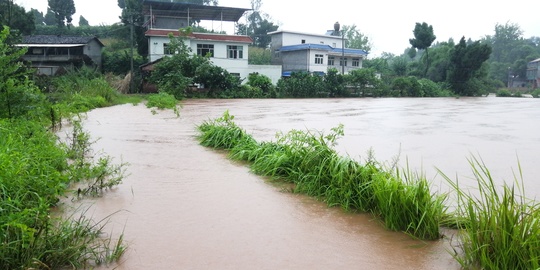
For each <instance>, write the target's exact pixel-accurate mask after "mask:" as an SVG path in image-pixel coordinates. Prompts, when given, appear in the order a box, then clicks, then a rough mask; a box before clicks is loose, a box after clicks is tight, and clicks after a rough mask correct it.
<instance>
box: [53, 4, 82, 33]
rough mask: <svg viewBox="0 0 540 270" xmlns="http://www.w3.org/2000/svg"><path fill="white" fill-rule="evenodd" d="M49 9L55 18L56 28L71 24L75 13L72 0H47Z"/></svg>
mask: <svg viewBox="0 0 540 270" xmlns="http://www.w3.org/2000/svg"><path fill="white" fill-rule="evenodd" d="M48 1H49V2H48V3H49V7H48V8H49V9H50V10H51V11H52V12H53V13H54V16H55V19H56V25H57V26H58V28H63V27H64V26H66V25H67V27H68V28H69V27H70V26H71V21H73V17H72V16H73V14H75V12H76V9H75V3H74V2H73V0H48Z"/></svg>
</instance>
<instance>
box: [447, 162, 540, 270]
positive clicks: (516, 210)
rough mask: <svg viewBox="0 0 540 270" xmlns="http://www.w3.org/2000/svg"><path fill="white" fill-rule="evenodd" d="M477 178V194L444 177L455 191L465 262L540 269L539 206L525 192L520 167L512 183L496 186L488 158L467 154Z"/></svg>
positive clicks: (461, 260)
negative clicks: (485, 159) (483, 159)
mask: <svg viewBox="0 0 540 270" xmlns="http://www.w3.org/2000/svg"><path fill="white" fill-rule="evenodd" d="M469 164H470V166H471V168H472V171H473V174H474V177H475V178H476V181H477V183H478V186H477V187H478V190H477V192H476V195H473V194H471V193H467V192H465V191H464V190H463V189H461V188H460V187H459V182H458V181H455V182H454V181H452V180H451V179H449V178H448V177H447V176H445V175H444V174H443V176H444V178H445V179H446V180H447V181H448V183H450V184H451V185H452V186H453V187H454V189H455V190H456V191H457V201H458V206H457V209H456V213H455V215H456V216H458V217H460V218H459V219H457V225H458V227H459V228H462V230H460V232H459V240H460V245H459V248H460V249H461V250H460V251H456V255H455V257H456V259H457V260H458V262H459V263H460V264H461V265H462V266H463V267H479V268H481V269H539V268H540V205H539V204H538V203H536V202H534V201H531V200H529V199H527V198H526V197H525V192H524V187H523V180H522V177H521V169H520V170H519V172H520V173H519V177H518V176H516V178H515V181H514V185H512V186H510V185H508V184H504V185H503V186H502V187H501V188H499V187H497V186H496V185H495V183H494V181H493V178H492V176H491V174H490V172H489V170H488V169H487V167H486V165H485V164H484V162H483V161H482V160H481V159H479V158H476V157H473V158H471V159H469Z"/></svg>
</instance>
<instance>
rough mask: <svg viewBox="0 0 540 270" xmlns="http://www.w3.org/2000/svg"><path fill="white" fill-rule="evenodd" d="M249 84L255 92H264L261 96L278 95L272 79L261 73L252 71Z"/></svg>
mask: <svg viewBox="0 0 540 270" xmlns="http://www.w3.org/2000/svg"><path fill="white" fill-rule="evenodd" d="M247 85H249V86H251V87H252V89H253V90H254V91H255V92H259V91H257V90H260V92H262V95H261V97H263V96H264V97H276V92H275V87H274V85H273V84H272V80H271V79H270V78H268V77H267V76H265V75H263V74H259V73H250V74H249V76H248V81H247Z"/></svg>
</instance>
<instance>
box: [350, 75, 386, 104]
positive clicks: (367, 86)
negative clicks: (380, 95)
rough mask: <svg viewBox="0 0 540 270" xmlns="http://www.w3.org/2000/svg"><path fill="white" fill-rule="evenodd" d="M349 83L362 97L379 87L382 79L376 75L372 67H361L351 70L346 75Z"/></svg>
mask: <svg viewBox="0 0 540 270" xmlns="http://www.w3.org/2000/svg"><path fill="white" fill-rule="evenodd" d="M347 81H349V83H350V85H352V86H353V87H354V89H355V92H356V93H359V94H360V93H361V94H362V96H363V97H365V96H368V95H372V96H373V90H374V89H378V88H380V86H381V84H382V81H381V80H380V79H379V78H378V77H377V72H376V71H375V70H374V69H372V68H361V69H355V70H353V71H351V72H350V73H349V75H348V79H347Z"/></svg>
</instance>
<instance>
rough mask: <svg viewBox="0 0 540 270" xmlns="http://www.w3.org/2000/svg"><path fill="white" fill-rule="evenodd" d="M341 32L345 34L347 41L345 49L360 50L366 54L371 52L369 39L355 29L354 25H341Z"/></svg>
mask: <svg viewBox="0 0 540 270" xmlns="http://www.w3.org/2000/svg"><path fill="white" fill-rule="evenodd" d="M343 32H344V33H345V38H346V39H347V41H346V42H347V44H346V45H345V47H347V48H352V49H361V50H364V51H366V52H369V51H371V43H370V42H369V38H368V37H367V36H366V35H364V34H362V33H361V32H360V31H359V30H358V29H357V26H356V24H353V25H343Z"/></svg>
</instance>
